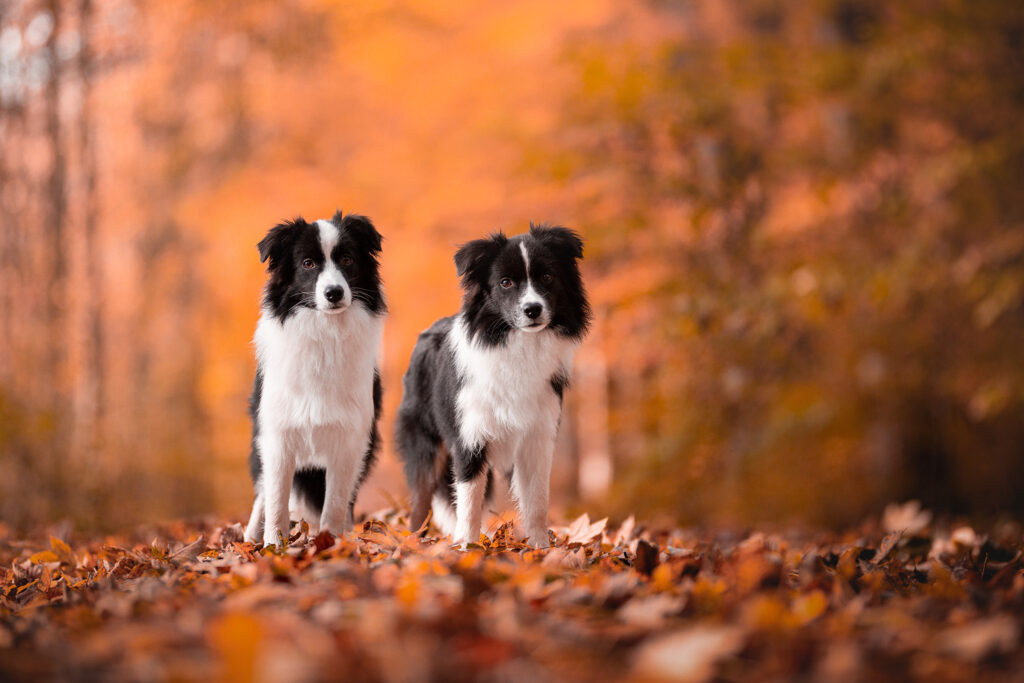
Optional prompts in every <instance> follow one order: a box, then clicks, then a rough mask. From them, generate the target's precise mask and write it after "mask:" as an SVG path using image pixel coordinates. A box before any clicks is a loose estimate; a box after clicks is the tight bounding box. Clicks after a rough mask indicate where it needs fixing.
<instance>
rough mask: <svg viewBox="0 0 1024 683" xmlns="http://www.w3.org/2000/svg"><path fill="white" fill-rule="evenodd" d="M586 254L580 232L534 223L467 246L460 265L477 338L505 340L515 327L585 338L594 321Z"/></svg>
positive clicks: (457, 261) (457, 262)
mask: <svg viewBox="0 0 1024 683" xmlns="http://www.w3.org/2000/svg"><path fill="white" fill-rule="evenodd" d="M581 258H583V241H582V240H581V239H580V237H579V235H577V234H576V233H575V232H573V231H572V230H569V229H567V228H561V227H549V226H546V225H536V226H535V225H533V224H532V223H531V224H530V232H528V233H526V234H523V235H516V236H515V237H506V236H505V235H503V234H502V233H500V232H499V233H496V234H494V235H491V236H490V237H489V238H486V239H479V240H473V241H472V242H469V243H467V244H464V245H462V247H460V248H459V250H458V252H456V254H455V267H456V269H457V271H458V274H459V276H460V277H461V278H462V288H463V290H465V295H464V299H463V307H462V310H463V316H464V317H465V319H466V321H467V324H468V325H469V328H470V332H471V334H472V336H473V337H474V338H476V339H479V340H480V341H481V343H487V344H501V343H503V342H504V341H505V339H506V338H507V336H508V335H509V334H510V333H511V332H514V331H521V332H524V333H527V334H530V333H537V332H543V331H545V330H547V331H550V332H552V333H554V334H558V335H561V336H564V337H569V338H573V339H580V338H581V337H582V336H583V335H584V333H586V330H587V326H588V324H589V322H590V306H589V304H588V303H587V296H586V291H585V290H584V289H583V280H582V279H581V277H580V271H579V260H580V259H581Z"/></svg>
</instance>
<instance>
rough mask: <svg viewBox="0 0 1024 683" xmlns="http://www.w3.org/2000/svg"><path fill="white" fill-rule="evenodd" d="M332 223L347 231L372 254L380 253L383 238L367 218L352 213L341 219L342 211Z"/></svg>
mask: <svg viewBox="0 0 1024 683" xmlns="http://www.w3.org/2000/svg"><path fill="white" fill-rule="evenodd" d="M331 222H332V223H334V224H335V225H337V226H338V227H339V228H342V229H344V230H347V231H348V232H349V234H350V235H352V237H353V238H355V240H356V242H357V243H358V244H359V246H361V247H362V248H363V249H365V250H366V251H367V252H369V253H371V254H379V253H380V243H381V239H382V238H381V236H380V233H379V232H377V228H375V227H373V222H372V221H370V219H369V218H367V217H366V216H360V215H358V214H354V213H350V214H349V215H347V216H345V217H344V218H342V217H341V211H337V212H336V213H335V214H334V218H332V219H331Z"/></svg>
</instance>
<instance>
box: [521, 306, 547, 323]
mask: <svg viewBox="0 0 1024 683" xmlns="http://www.w3.org/2000/svg"><path fill="white" fill-rule="evenodd" d="M543 310H544V307H543V306H541V305H540V304H538V303H531V304H526V305H525V306H523V313H525V314H526V317H527V318H529V319H530V320H536V319H537V316H538V315H540V312H541V311H543Z"/></svg>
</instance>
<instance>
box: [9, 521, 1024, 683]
mask: <svg viewBox="0 0 1024 683" xmlns="http://www.w3.org/2000/svg"><path fill="white" fill-rule="evenodd" d="M378 517H380V519H370V520H368V521H366V522H364V523H363V524H362V525H361V526H359V527H357V530H356V532H355V533H354V534H351V535H348V536H344V537H334V536H331V535H330V534H321V535H319V536H316V537H310V536H309V535H308V534H306V533H304V532H303V530H302V528H300V527H299V526H296V528H295V531H294V533H293V535H292V537H291V539H290V543H289V546H288V547H287V548H286V549H285V550H283V551H281V552H273V551H271V550H263V549H260V548H258V547H254V546H253V545H251V544H248V543H244V542H243V541H242V533H241V527H240V526H239V525H237V524H235V525H227V524H216V523H212V522H209V521H206V522H198V523H185V522H181V523H175V524H171V525H169V526H166V527H162V528H159V529H156V530H145V531H143V530H140V531H138V532H136V533H135V534H134V535H133V536H131V537H125V538H115V537H107V538H92V539H90V538H84V537H83V538H76V537H74V536H73V537H72V538H71V539H70V543H68V542H65V541H62V540H60V539H57V538H41V539H15V538H11V537H6V538H0V680H32V681H45V680H83V681H85V680H89V681H91V680H104V681H105V680H137V681H192V680H197V681H198V680H204V681H209V680H224V681H249V680H267V681H318V680H350V681H355V680H371V681H376V680H380V681H432V680H437V681H463V680H487V681H523V680H525V681H530V682H531V683H542V682H543V681H603V680H616V681H617V680H642V681H648V680H651V681H657V680H682V681H701V680H758V681H788V680H824V681H859V680H871V681H873V680H915V679H916V680H929V681H947V680H948V681H959V680H970V681H973V682H979V681H989V680H992V681H995V680H1024V648H1022V646H1021V626H1022V622H1024V562H1022V556H1021V554H1022V546H1024V543H1022V530H1021V527H1020V525H1018V524H1015V523H1004V524H1001V525H999V526H998V527H997V528H995V529H992V530H989V531H988V532H987V533H982V532H980V531H975V530H974V529H972V528H970V527H968V526H959V527H958V526H955V525H946V526H943V525H941V524H932V523H931V519H930V515H928V513H926V512H921V511H920V510H919V509H918V508H916V507H915V506H913V505H905V506H902V507H893V508H891V509H890V510H888V511H887V513H886V515H885V517H884V518H883V519H882V520H874V521H870V522H866V523H865V524H863V525H862V526H861V527H859V528H857V529H854V530H851V531H849V532H846V533H836V534H821V535H809V534H802V535H801V534H796V533H793V534H788V535H787V534H765V533H760V532H756V531H755V532H751V533H746V534H726V533H724V532H721V533H717V534H716V533H713V532H693V531H687V530H682V529H659V528H650V527H645V526H643V525H641V524H637V523H634V522H633V520H632V519H629V520H627V521H626V522H624V523H623V524H622V525H621V526H620V527H619V528H617V529H610V528H608V527H607V526H606V524H605V522H604V521H603V520H602V521H598V522H595V523H591V521H590V520H589V519H588V518H587V517H586V516H584V517H581V518H579V519H577V520H575V521H574V522H573V523H572V524H571V525H570V526H569V527H566V528H560V529H556V530H555V534H556V536H557V543H556V545H555V546H554V547H552V548H548V549H543V550H533V549H530V548H528V547H525V546H523V545H522V544H520V543H517V542H515V541H514V540H513V538H512V532H513V527H512V525H511V524H505V525H502V526H500V527H499V528H497V529H496V530H495V531H494V533H493V534H492V535H491V537H490V539H481V543H480V544H479V545H477V546H475V547H473V546H471V547H470V549H469V550H467V551H460V550H457V549H454V548H452V547H451V545H450V544H449V543H448V542H447V539H439V538H436V537H427V538H422V539H421V538H418V537H416V536H414V535H410V534H409V533H408V532H407V531H405V524H404V522H405V520H404V518H403V517H401V516H400V515H398V514H396V513H392V514H384V513H382V514H380V515H378ZM154 536H155V538H154Z"/></svg>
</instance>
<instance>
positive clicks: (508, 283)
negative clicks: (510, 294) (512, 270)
mask: <svg viewBox="0 0 1024 683" xmlns="http://www.w3.org/2000/svg"><path fill="white" fill-rule="evenodd" d="M498 284H499V285H501V288H502V289H508V288H509V287H511V286H512V281H511V280H509V279H508V278H507V277H503V278H501V282H499V283H498Z"/></svg>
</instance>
